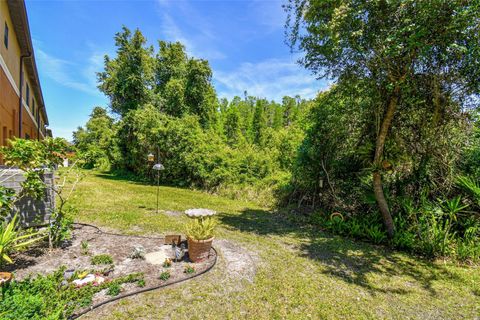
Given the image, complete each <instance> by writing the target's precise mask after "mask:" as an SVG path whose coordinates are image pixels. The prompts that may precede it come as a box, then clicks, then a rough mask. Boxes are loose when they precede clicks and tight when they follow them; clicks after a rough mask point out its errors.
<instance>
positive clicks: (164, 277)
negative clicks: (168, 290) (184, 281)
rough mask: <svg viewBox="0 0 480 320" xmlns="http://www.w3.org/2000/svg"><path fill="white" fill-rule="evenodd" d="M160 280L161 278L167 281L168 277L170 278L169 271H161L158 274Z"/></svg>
mask: <svg viewBox="0 0 480 320" xmlns="http://www.w3.org/2000/svg"><path fill="white" fill-rule="evenodd" d="M159 278H160V280H163V281H167V280H168V279H170V272H168V271H163V272H162V273H161V274H160V277H159Z"/></svg>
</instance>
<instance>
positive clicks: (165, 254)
mask: <svg viewBox="0 0 480 320" xmlns="http://www.w3.org/2000/svg"><path fill="white" fill-rule="evenodd" d="M167 258H168V259H173V258H174V255H173V250H172V247H171V246H163V248H162V249H161V250H159V251H153V252H149V253H147V254H145V261H146V262H148V263H150V264H154V265H162V264H163V263H164V262H165V259H167Z"/></svg>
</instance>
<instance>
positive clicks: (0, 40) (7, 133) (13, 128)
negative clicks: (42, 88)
mask: <svg viewBox="0 0 480 320" xmlns="http://www.w3.org/2000/svg"><path fill="white" fill-rule="evenodd" d="M5 24H6V25H7V26H8V48H7V47H6V46H5V44H4V34H5ZM20 57H21V48H20V44H19V41H18V38H17V35H16V33H15V31H14V26H13V22H12V19H11V17H10V13H9V8H8V2H7V1H0V146H2V145H6V142H7V141H6V140H7V139H10V138H12V137H19V123H18V121H19V116H18V113H19V97H20V91H19V88H20V87H22V106H23V108H22V134H21V138H30V139H37V138H40V139H43V138H44V137H45V128H44V124H45V123H46V121H45V119H44V117H43V115H42V113H41V112H40V110H39V106H40V103H39V101H40V99H39V95H41V92H35V90H33V88H34V86H33V83H32V81H33V80H32V79H34V77H32V75H31V74H29V72H28V71H27V70H26V68H25V65H24V67H23V84H22V85H20ZM26 59H28V58H26ZM27 85H28V87H29V97H28V101H27ZM38 119H40V121H39V124H37V120H38ZM39 126H40V130H38V127H39ZM39 132H40V133H39ZM0 163H1V159H0Z"/></svg>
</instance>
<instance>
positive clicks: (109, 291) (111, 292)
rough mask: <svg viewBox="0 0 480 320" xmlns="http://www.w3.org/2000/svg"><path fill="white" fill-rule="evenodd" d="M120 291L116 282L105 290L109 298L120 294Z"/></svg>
mask: <svg viewBox="0 0 480 320" xmlns="http://www.w3.org/2000/svg"><path fill="white" fill-rule="evenodd" d="M121 291H122V286H121V285H120V283H118V282H111V283H110V284H109V286H108V289H107V294H108V295H109V296H112V297H115V296H118V295H119V294H120V292H121Z"/></svg>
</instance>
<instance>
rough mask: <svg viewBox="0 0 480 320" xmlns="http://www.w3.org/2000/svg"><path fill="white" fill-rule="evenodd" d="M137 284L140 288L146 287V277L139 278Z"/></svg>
mask: <svg viewBox="0 0 480 320" xmlns="http://www.w3.org/2000/svg"><path fill="white" fill-rule="evenodd" d="M137 286H139V287H140V288H143V287H145V279H140V280H138V281H137Z"/></svg>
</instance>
